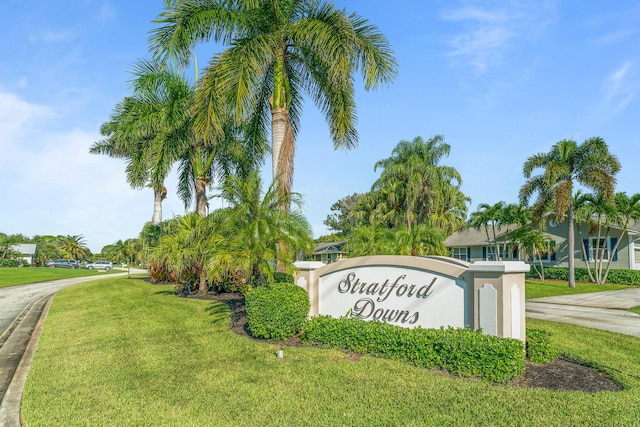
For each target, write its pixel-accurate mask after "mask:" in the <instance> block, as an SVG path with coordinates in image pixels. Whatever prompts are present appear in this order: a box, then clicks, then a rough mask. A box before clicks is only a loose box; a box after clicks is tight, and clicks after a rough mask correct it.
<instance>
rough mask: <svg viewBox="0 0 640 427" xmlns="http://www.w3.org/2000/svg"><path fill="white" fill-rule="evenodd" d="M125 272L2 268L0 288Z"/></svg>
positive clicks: (84, 269)
mask: <svg viewBox="0 0 640 427" xmlns="http://www.w3.org/2000/svg"><path fill="white" fill-rule="evenodd" d="M124 271H126V270H109V271H104V270H89V269H86V268H78V269H71V268H50V267H2V268H0V288H5V287H8V286H16V285H26V284H30V283H41V282H48V281H49V280H59V279H69V278H73V277H87V276H99V275H104V274H113V273H123V272H124Z"/></svg>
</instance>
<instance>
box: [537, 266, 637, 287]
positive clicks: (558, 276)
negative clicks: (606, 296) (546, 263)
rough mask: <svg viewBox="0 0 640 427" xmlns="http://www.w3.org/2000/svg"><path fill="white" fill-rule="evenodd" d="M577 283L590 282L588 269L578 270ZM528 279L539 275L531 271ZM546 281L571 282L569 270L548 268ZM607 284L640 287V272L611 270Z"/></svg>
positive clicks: (545, 272)
mask: <svg viewBox="0 0 640 427" xmlns="http://www.w3.org/2000/svg"><path fill="white" fill-rule="evenodd" d="M575 270H576V281H578V282H587V283H588V282H589V281H590V280H589V273H588V272H587V269H586V268H576V269H575ZM592 271H593V270H592ZM527 278H528V279H538V275H537V274H536V273H535V272H534V271H533V269H531V271H529V272H528V273H527ZM544 278H545V280H569V269H567V268H564V267H546V268H545V269H544ZM607 283H614V284H618V285H638V286H640V270H626V269H611V270H609V275H608V276H607Z"/></svg>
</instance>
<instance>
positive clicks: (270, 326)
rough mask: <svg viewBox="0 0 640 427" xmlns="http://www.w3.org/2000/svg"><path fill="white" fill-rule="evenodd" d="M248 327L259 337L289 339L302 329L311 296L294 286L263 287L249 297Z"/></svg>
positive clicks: (247, 295)
mask: <svg viewBox="0 0 640 427" xmlns="http://www.w3.org/2000/svg"><path fill="white" fill-rule="evenodd" d="M245 310H246V312H247V324H248V326H249V330H250V331H251V335H253V336H254V337H256V338H265V339H274V340H286V339H288V338H291V337H292V336H294V335H296V334H297V333H298V332H300V331H301V330H302V327H303V325H304V324H305V322H306V320H307V316H308V315H309V294H307V291H305V290H304V289H302V288H301V287H300V286H297V285H294V284H293V283H276V284H272V285H266V286H259V287H257V288H254V289H252V290H251V291H249V292H247V294H246V296H245Z"/></svg>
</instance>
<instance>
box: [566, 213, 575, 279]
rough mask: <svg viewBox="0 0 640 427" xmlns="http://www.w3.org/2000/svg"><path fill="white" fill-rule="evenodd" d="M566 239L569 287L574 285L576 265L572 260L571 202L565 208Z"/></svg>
mask: <svg viewBox="0 0 640 427" xmlns="http://www.w3.org/2000/svg"><path fill="white" fill-rule="evenodd" d="M567 226H568V230H567V240H569V242H568V244H569V259H568V261H569V287H570V288H575V287H576V266H575V262H574V252H575V246H576V242H575V238H574V231H573V203H572V202H569V209H568V210H567Z"/></svg>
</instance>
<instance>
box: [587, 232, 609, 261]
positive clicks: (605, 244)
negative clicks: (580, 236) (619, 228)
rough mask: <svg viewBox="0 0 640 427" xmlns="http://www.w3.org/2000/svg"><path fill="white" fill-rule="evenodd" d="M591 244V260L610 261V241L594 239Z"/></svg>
mask: <svg viewBox="0 0 640 427" xmlns="http://www.w3.org/2000/svg"><path fill="white" fill-rule="evenodd" d="M589 243H590V245H589V246H590V248H591V253H590V254H589V256H590V259H591V260H596V259H609V239H604V238H600V239H598V238H597V237H592V238H591V241H590V242H589Z"/></svg>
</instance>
